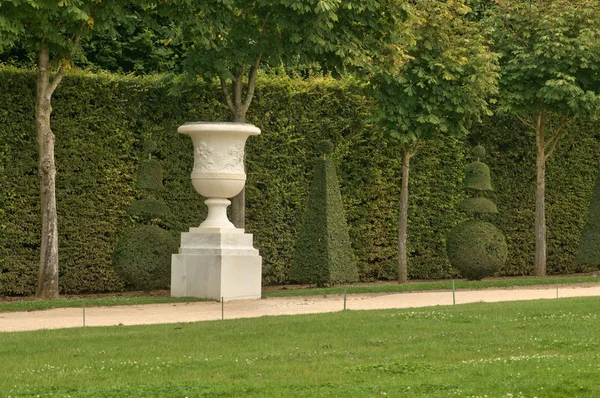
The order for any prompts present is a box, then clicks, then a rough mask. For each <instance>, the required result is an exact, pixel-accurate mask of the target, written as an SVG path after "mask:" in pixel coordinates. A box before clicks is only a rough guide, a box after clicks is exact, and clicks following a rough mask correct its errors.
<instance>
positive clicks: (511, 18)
mask: <svg viewBox="0 0 600 398" xmlns="http://www.w3.org/2000/svg"><path fill="white" fill-rule="evenodd" d="M486 22H487V26H488V28H490V29H491V30H490V32H491V35H492V38H493V40H494V48H495V49H496V51H498V52H499V53H500V54H501V67H502V72H501V73H502V77H501V79H500V107H499V110H500V111H504V112H508V113H511V114H514V115H515V116H516V117H518V118H519V119H520V120H521V121H522V122H523V125H524V126H525V128H526V129H527V130H528V131H531V132H533V133H535V145H536V153H537V157H536V168H537V180H536V195H535V274H536V275H538V276H543V275H545V274H546V212H545V189H546V163H547V161H548V159H549V158H550V157H551V156H552V154H553V153H554V151H555V149H556V147H557V144H558V142H559V140H560V138H561V136H562V135H563V134H564V132H565V131H566V130H565V127H566V126H567V125H568V123H569V122H570V121H572V120H573V119H577V118H579V119H590V120H595V119H598V118H599V117H600V5H599V4H598V1H597V0H498V1H497V2H496V5H495V7H492V10H491V14H490V16H489V17H488V19H487V20H486Z"/></svg>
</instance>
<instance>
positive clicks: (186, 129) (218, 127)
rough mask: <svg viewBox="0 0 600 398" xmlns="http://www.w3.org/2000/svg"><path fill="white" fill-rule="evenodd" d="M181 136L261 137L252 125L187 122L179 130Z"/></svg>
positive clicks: (243, 123) (256, 128)
mask: <svg viewBox="0 0 600 398" xmlns="http://www.w3.org/2000/svg"><path fill="white" fill-rule="evenodd" d="M177 132H178V133H180V134H190V133H195V132H206V133H211V132H227V133H244V134H248V135H259V134H260V129H259V128H258V127H256V126H255V125H253V124H251V123H245V122H187V123H184V124H183V125H182V126H180V127H179V128H178V129H177Z"/></svg>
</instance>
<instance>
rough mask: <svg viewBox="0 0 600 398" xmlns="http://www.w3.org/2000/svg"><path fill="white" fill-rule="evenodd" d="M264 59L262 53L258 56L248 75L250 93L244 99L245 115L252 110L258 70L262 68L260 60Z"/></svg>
mask: <svg viewBox="0 0 600 398" xmlns="http://www.w3.org/2000/svg"><path fill="white" fill-rule="evenodd" d="M261 58H262V53H261V54H258V56H257V57H256V59H255V60H254V65H252V68H250V73H249V74H248V91H247V92H246V98H245V99H244V114H245V113H246V112H247V111H248V108H250V103H252V97H253V96H254V89H255V88H256V77H257V76H258V68H259V67H260V59H261Z"/></svg>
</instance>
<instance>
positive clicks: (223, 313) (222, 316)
mask: <svg viewBox="0 0 600 398" xmlns="http://www.w3.org/2000/svg"><path fill="white" fill-rule="evenodd" d="M223 319H225V304H224V303H223V297H221V320H223Z"/></svg>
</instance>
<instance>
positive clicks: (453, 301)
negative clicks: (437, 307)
mask: <svg viewBox="0 0 600 398" xmlns="http://www.w3.org/2000/svg"><path fill="white" fill-rule="evenodd" d="M452 305H456V289H455V288H454V279H452Z"/></svg>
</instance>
